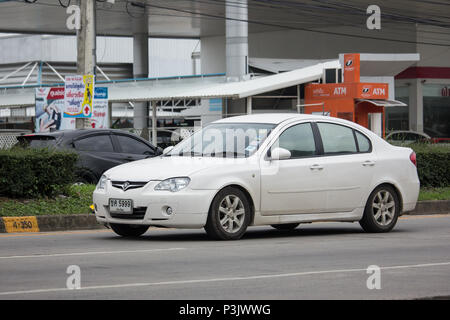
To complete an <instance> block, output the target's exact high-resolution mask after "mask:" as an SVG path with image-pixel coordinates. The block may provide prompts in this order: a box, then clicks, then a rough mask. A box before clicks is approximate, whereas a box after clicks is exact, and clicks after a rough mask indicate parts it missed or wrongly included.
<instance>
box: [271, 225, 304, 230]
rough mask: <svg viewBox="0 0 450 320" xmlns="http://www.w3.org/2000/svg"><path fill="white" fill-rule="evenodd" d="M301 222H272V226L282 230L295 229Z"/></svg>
mask: <svg viewBox="0 0 450 320" xmlns="http://www.w3.org/2000/svg"><path fill="white" fill-rule="evenodd" d="M299 225H300V223H285V224H272V225H271V227H272V228H275V229H277V230H281V231H289V230H294V229H295V228H297V227H298V226H299Z"/></svg>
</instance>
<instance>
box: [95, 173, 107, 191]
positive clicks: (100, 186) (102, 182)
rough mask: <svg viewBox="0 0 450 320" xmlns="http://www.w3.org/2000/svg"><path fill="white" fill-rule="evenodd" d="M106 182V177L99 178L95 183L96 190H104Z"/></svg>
mask: <svg viewBox="0 0 450 320" xmlns="http://www.w3.org/2000/svg"><path fill="white" fill-rule="evenodd" d="M106 181H108V178H106V176H101V178H100V180H98V183H97V190H104V189H105V187H106Z"/></svg>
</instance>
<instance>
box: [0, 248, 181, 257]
mask: <svg viewBox="0 0 450 320" xmlns="http://www.w3.org/2000/svg"><path fill="white" fill-rule="evenodd" d="M185 249H186V248H161V249H142V250H121V251H89V252H72V253H53V254H33V255H27V256H4V257H0V259H24V258H51V257H70V256H87V255H97V254H117V253H150V252H162V251H175V250H185Z"/></svg>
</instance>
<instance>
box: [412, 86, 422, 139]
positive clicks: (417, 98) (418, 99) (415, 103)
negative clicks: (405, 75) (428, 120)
mask: <svg viewBox="0 0 450 320" xmlns="http://www.w3.org/2000/svg"><path fill="white" fill-rule="evenodd" d="M422 86H423V84H422V80H421V79H411V86H410V87H409V88H410V89H409V130H413V131H418V132H423V92H422Z"/></svg>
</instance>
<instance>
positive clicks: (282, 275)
mask: <svg viewBox="0 0 450 320" xmlns="http://www.w3.org/2000/svg"><path fill="white" fill-rule="evenodd" d="M439 266H450V261H445V262H437V263H422V264H412V265H400V266H390V267H380V269H381V270H396V269H409V268H428V267H439ZM366 271H367V268H361V269H337V270H322V271H306V272H296V273H280V274H264V275H255V276H241V277H228V278H210V279H192V280H178V281H163V282H141V283H125V284H115V285H100V286H89V287H81V288H80V289H76V290H71V289H67V288H51V289H36V290H23V291H5V292H0V296H7V295H21V294H31V293H50V292H60V291H72V292H73V291H82V290H101V289H118V288H136V287H150V286H167V285H182V284H196V283H209V282H228V281H239V280H243V281H245V280H260V279H270V278H287V277H300V276H308V275H321V274H332V273H351V272H366Z"/></svg>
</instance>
